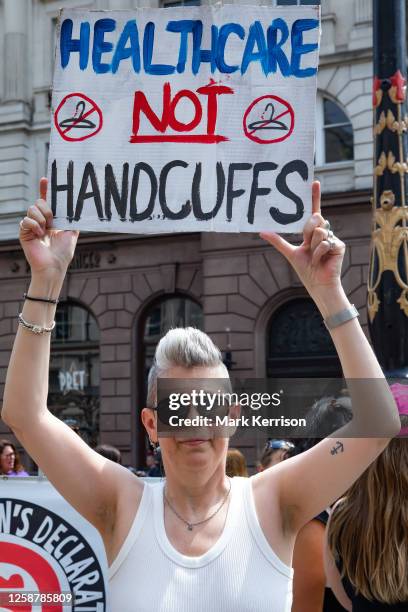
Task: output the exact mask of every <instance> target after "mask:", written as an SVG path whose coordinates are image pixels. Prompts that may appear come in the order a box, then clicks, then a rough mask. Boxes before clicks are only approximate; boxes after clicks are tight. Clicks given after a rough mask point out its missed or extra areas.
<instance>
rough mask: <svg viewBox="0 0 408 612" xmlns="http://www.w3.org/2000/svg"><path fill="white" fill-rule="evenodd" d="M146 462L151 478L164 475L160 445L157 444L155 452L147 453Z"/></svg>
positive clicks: (147, 474)
mask: <svg viewBox="0 0 408 612" xmlns="http://www.w3.org/2000/svg"><path fill="white" fill-rule="evenodd" d="M146 463H147V468H148V469H147V471H146V474H145V475H146V476H148V477H149V478H161V477H162V476H164V473H163V468H162V459H161V451H160V446H156V447H155V449H154V452H153V453H148V454H147V457H146Z"/></svg>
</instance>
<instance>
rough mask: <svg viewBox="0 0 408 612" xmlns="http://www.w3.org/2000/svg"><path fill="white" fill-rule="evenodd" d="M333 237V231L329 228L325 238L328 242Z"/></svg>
mask: <svg viewBox="0 0 408 612" xmlns="http://www.w3.org/2000/svg"><path fill="white" fill-rule="evenodd" d="M333 238H334V233H333V231H332V230H331V229H328V230H327V240H328V241H329V242H330V240H333Z"/></svg>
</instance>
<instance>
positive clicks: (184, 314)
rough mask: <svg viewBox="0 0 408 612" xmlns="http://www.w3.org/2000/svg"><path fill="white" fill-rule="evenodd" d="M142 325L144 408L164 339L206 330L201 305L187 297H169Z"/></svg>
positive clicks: (141, 448) (143, 445)
mask: <svg viewBox="0 0 408 612" xmlns="http://www.w3.org/2000/svg"><path fill="white" fill-rule="evenodd" d="M139 325H140V327H139V332H140V335H139V337H140V339H141V346H139V347H138V353H139V354H140V355H141V360H140V367H139V376H138V404H139V406H140V407H141V408H142V407H143V406H144V405H145V400H146V393H147V376H148V373H149V370H150V367H151V365H152V363H153V357H154V352H155V350H156V346H157V344H158V342H159V340H160V338H162V337H163V336H164V335H165V334H166V333H167V332H168V331H169V329H171V328H172V327H197V328H198V329H203V326H204V318H203V310H202V307H201V306H200V304H198V303H197V302H195V301H194V300H192V299H191V298H188V297H186V296H182V295H178V296H177V295H175V296H171V297H165V298H162V299H161V300H160V301H156V302H154V303H153V304H151V305H150V306H148V308H147V309H146V310H145V312H144V314H143V315H142V316H141V318H140V323H139ZM139 425H140V423H138V426H139ZM138 431H139V435H138V453H137V455H138V456H137V461H138V463H139V466H141V467H142V466H143V464H144V462H145V459H146V450H147V438H146V435H145V432H144V429H143V428H142V427H139V430H138Z"/></svg>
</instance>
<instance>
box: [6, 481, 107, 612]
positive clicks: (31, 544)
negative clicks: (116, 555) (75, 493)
mask: <svg viewBox="0 0 408 612" xmlns="http://www.w3.org/2000/svg"><path fill="white" fill-rule="evenodd" d="M107 571H108V570H107V561H106V555H105V550H104V547H103V543H102V539H101V537H100V535H99V533H98V532H97V530H96V529H95V528H94V527H93V526H92V525H91V524H90V523H88V521H86V520H85V519H84V518H82V517H81V516H80V515H79V514H78V513H77V512H76V511H75V510H74V509H73V508H72V507H71V506H70V505H69V504H68V503H67V502H66V501H65V500H64V499H63V498H62V497H61V495H59V493H58V492H57V491H56V490H55V489H54V487H53V486H52V485H51V484H50V483H49V482H48V481H47V480H42V479H37V478H9V479H5V480H0V609H1V610H3V609H6V610H23V609H24V610H38V611H41V610H43V611H44V612H47V611H50V612H51V611H53V612H68V611H71V610H72V611H73V612H81V611H84V612H85V611H87V612H105V611H106V610H108V609H109V602H108V601H107V591H108V589H107ZM39 596H40V599H34V598H37V597H39ZM24 604H25V605H24Z"/></svg>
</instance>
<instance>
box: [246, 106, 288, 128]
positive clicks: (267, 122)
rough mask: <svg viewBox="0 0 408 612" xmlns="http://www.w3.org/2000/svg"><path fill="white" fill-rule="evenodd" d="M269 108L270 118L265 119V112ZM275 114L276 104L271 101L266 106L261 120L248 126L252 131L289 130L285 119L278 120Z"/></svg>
mask: <svg viewBox="0 0 408 612" xmlns="http://www.w3.org/2000/svg"><path fill="white" fill-rule="evenodd" d="M268 109H270V112H269V119H265V114H266V112H267V111H268ZM274 115H275V106H274V105H273V104H272V102H269V104H267V105H266V106H265V110H264V112H263V113H262V115H261V119H260V121H254V122H253V123H251V124H250V125H249V126H248V129H249V130H251V131H252V133H253V132H258V131H259V130H284V131H285V132H287V131H288V129H289V128H288V126H287V125H285V124H284V123H283V121H278V120H277V119H274Z"/></svg>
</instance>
